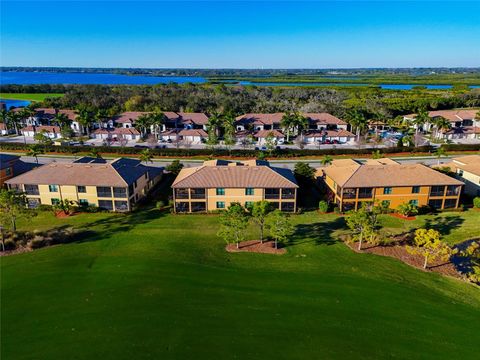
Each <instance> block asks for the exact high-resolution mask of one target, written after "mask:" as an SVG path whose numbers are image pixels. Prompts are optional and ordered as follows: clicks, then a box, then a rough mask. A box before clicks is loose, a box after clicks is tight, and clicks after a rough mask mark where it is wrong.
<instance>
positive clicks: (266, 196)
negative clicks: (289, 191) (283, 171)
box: [265, 194, 280, 199]
mask: <svg viewBox="0 0 480 360" xmlns="http://www.w3.org/2000/svg"><path fill="white" fill-rule="evenodd" d="M265 199H280V194H265Z"/></svg>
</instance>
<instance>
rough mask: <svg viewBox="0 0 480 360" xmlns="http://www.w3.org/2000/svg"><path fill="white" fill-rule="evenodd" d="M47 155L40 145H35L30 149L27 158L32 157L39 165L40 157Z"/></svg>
mask: <svg viewBox="0 0 480 360" xmlns="http://www.w3.org/2000/svg"><path fill="white" fill-rule="evenodd" d="M41 154H45V151H44V150H43V149H42V148H41V147H40V146H39V145H38V144H33V145H30V146H29V147H28V151H27V156H32V157H34V158H35V161H36V162H37V165H38V155H41Z"/></svg>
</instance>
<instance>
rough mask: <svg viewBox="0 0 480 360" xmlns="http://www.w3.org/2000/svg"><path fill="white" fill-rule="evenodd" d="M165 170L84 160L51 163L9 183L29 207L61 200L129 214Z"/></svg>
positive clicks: (120, 161) (131, 161) (130, 161)
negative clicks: (22, 195)
mask: <svg viewBox="0 0 480 360" xmlns="http://www.w3.org/2000/svg"><path fill="white" fill-rule="evenodd" d="M162 173H163V169H162V168H156V167H152V166H145V165H142V164H141V163H140V161H139V160H134V159H126V158H120V159H116V160H113V161H110V162H108V161H106V160H103V159H94V158H89V157H84V158H81V159H78V160H76V161H74V162H72V163H58V162H54V163H50V164H47V165H43V166H40V167H38V168H35V169H34V170H31V171H29V172H26V173H24V174H22V175H19V176H17V177H14V178H12V179H9V180H7V181H6V184H7V185H8V187H9V188H10V189H15V190H18V191H21V192H23V193H25V194H26V197H27V200H28V207H30V208H36V207H37V206H39V205H55V204H58V203H59V202H60V201H62V200H71V201H74V202H75V203H76V204H78V205H79V206H88V205H90V206H97V207H99V208H102V209H105V210H109V211H130V210H132V206H133V205H134V204H135V203H136V202H137V201H139V200H140V199H142V198H143V197H145V196H146V195H147V193H148V191H149V190H150V189H152V187H153V186H154V185H155V184H156V183H158V181H160V179H161V178H162Z"/></svg>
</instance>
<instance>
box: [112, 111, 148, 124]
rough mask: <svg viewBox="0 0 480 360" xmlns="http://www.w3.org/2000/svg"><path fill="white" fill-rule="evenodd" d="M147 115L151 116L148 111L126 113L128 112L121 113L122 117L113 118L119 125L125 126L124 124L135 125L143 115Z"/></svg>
mask: <svg viewBox="0 0 480 360" xmlns="http://www.w3.org/2000/svg"><path fill="white" fill-rule="evenodd" d="M145 114H150V113H149V112H146V111H126V112H123V113H121V114H120V115H118V116H115V117H114V118H113V120H114V121H115V122H117V123H119V124H124V123H127V124H130V123H132V124H133V123H135V121H137V119H138V118H139V117H140V116H142V115H145Z"/></svg>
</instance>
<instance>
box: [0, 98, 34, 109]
mask: <svg viewBox="0 0 480 360" xmlns="http://www.w3.org/2000/svg"><path fill="white" fill-rule="evenodd" d="M0 102H2V103H5V106H6V108H7V110H10V108H12V107H22V106H27V105H29V104H30V101H26V100H9V99H0Z"/></svg>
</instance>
